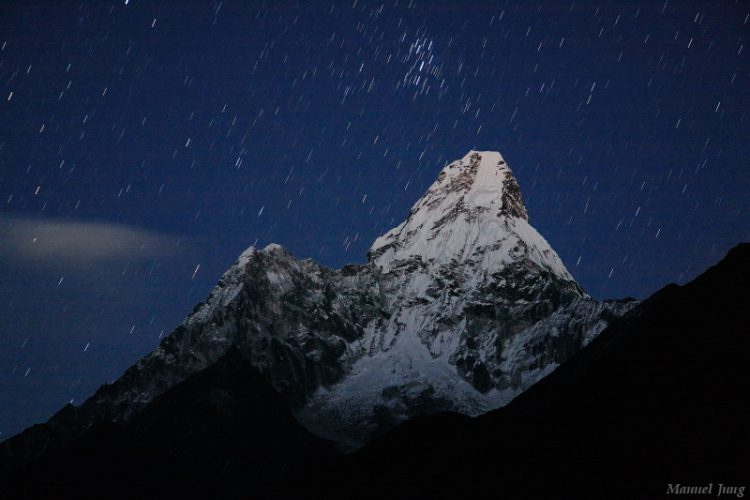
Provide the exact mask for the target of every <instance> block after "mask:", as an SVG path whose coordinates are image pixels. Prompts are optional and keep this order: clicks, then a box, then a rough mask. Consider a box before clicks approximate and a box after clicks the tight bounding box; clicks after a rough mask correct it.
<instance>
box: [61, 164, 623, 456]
mask: <svg viewBox="0 0 750 500" xmlns="http://www.w3.org/2000/svg"><path fill="white" fill-rule="evenodd" d="M368 257H369V262H368V263H367V264H365V265H349V266H345V267H344V268H342V269H341V270H338V271H333V270H330V269H327V268H324V267H322V266H319V265H318V264H316V263H314V262H312V261H311V260H296V259H294V257H293V256H292V255H291V254H290V253H289V252H288V251H286V250H285V249H283V248H282V247H280V246H278V245H269V246H268V247H266V248H265V249H263V250H256V249H255V248H249V249H248V250H246V251H245V252H244V253H243V254H242V255H241V256H240V258H239V259H238V261H237V262H236V263H235V264H234V265H233V266H232V267H231V268H230V269H229V270H228V271H227V272H226V273H225V274H224V276H223V277H222V278H221V280H220V281H219V283H218V285H217V286H216V287H215V288H214V290H213V291H212V292H211V295H210V296H209V297H208V299H207V300H206V302H205V303H201V304H199V305H198V306H196V308H195V309H194V311H193V313H192V314H191V315H190V316H188V318H187V319H186V320H185V321H184V322H183V323H182V324H181V325H179V326H178V327H177V328H176V329H175V330H174V331H173V332H172V334H171V335H170V336H168V337H167V338H165V339H164V341H163V342H162V343H161V345H160V346H159V347H158V348H157V349H156V350H155V351H154V352H152V353H151V354H149V355H148V356H146V357H144V358H143V359H141V360H140V361H138V363H136V364H135V365H134V366H133V367H131V368H129V369H128V370H127V371H126V372H125V374H124V375H123V376H122V377H121V378H120V379H119V380H117V381H116V382H115V383H114V384H112V385H105V386H103V387H102V388H100V389H99V390H98V391H97V393H96V394H95V395H94V396H93V397H92V398H90V399H89V400H88V401H86V402H85V403H84V404H83V405H82V406H81V407H79V408H76V409H73V408H68V409H67V410H64V411H63V412H61V414H63V413H65V415H67V416H66V419H68V421H75V422H78V424H77V425H78V426H79V427H80V428H85V427H87V426H89V425H90V424H91V423H92V422H95V421H101V420H105V421H123V420H127V419H129V418H130V417H131V416H132V415H133V414H135V413H137V412H138V411H139V410H140V409H141V408H143V407H144V406H145V405H146V404H147V403H149V402H150V401H151V400H153V398H154V397H156V396H157V395H159V394H161V393H163V392H164V391H166V390H167V389H168V388H170V387H172V386H174V385H175V384H176V383H178V382H180V381H182V380H184V379H185V378H187V377H188V376H189V375H191V374H193V373H196V372H197V371H199V370H201V369H203V368H205V367H206V366H208V365H211V364H212V363H214V362H216V360H217V359H219V358H220V357H221V356H222V355H223V354H224V353H225V352H226V351H227V350H228V349H229V348H230V347H231V346H236V347H237V348H239V350H240V351H241V352H242V353H243V355H244V356H245V357H246V358H247V359H249V360H250V361H251V362H252V364H253V365H254V366H255V368H256V369H257V370H258V371H259V372H260V373H261V374H262V375H263V376H264V377H266V379H267V380H268V381H269V382H270V383H271V384H272V385H273V386H274V387H275V388H276V390H277V391H278V392H279V393H280V394H281V395H282V397H283V398H284V400H285V401H286V402H287V403H288V404H289V405H290V407H291V408H292V409H293V410H294V411H295V412H296V415H297V417H298V418H299V419H300V421H301V422H302V423H303V424H304V425H305V426H307V427H308V428H309V429H311V430H313V431H314V432H317V433H318V434H321V435H323V436H324V437H329V438H334V439H336V440H337V441H339V442H340V443H342V444H344V445H348V446H357V445H359V444H362V443H364V442H366V441H367V440H368V439H369V438H370V437H372V435H374V434H376V433H378V432H381V431H383V430H385V429H387V428H389V427H391V426H393V425H395V424H397V423H398V422H400V421H403V420H404V419H407V418H409V417H412V416H415V415H418V414H422V413H430V412H435V411H443V410H454V411H458V412H461V413H465V414H469V415H476V414H479V413H482V412H485V411H487V410H490V409H493V408H497V407H499V406H502V405H504V404H505V403H507V402H508V401H510V400H511V399H512V398H513V397H514V396H516V395H517V394H519V393H520V392H522V391H523V390H524V389H526V388H527V387H528V386H530V385H531V384H533V383H535V382H536V381H537V380H539V379H540V378H541V377H543V376H544V375H546V374H547V373H549V372H550V371H552V370H553V369H554V368H555V367H556V366H557V365H558V364H560V363H561V362H562V361H564V360H566V359H567V358H568V357H570V356H571V355H572V354H573V353H574V352H576V351H577V350H578V349H580V348H581V347H583V346H584V345H586V344H587V343H588V342H589V341H590V340H591V339H592V338H594V337H595V336H596V335H597V334H598V333H599V332H601V331H602V330H603V329H604V328H605V327H606V326H607V324H608V323H609V322H610V321H611V320H612V319H614V318H617V317H618V316H620V315H622V314H623V313H624V312H626V311H627V310H629V309H630V308H631V307H632V306H633V305H634V304H635V303H634V302H616V301H608V302H597V301H595V300H593V299H591V298H590V297H588V296H587V295H586V294H585V293H584V291H583V290H582V289H581V287H580V286H579V285H578V284H577V283H576V282H575V280H574V279H573V278H572V276H571V275H570V274H569V273H568V271H567V270H566V269H565V266H564V265H563V263H562V262H561V260H560V258H559V257H558V256H557V254H556V253H555V252H554V250H552V248H551V247H550V246H549V244H548V243H547V242H546V241H545V240H544V238H542V237H541V235H539V233H537V232H536V230H535V229H534V228H533V227H531V226H530V225H529V223H528V214H527V212H526V208H525V207H524V204H523V201H522V199H521V193H520V189H519V188H518V184H517V182H516V180H515V178H514V177H513V174H512V172H511V171H510V169H509V168H508V166H507V164H506V163H505V161H504V160H503V159H502V157H501V156H500V154H499V153H492V152H474V151H472V152H470V153H469V154H468V155H467V156H466V157H464V158H463V159H462V160H459V161H457V162H454V163H451V164H450V165H448V166H446V167H445V168H444V169H443V171H442V172H441V173H440V175H439V176H438V178H437V180H436V182H435V183H434V184H433V185H432V187H431V188H430V189H429V190H428V191H427V193H426V194H425V195H424V196H423V197H422V198H421V199H420V200H419V201H418V202H417V203H416V204H415V205H414V207H413V208H412V210H411V212H410V214H409V216H408V218H407V220H406V221H405V222H404V223H402V224H401V225H399V226H398V227H396V228H394V229H392V230H391V231H389V232H388V233H386V234H385V235H383V236H381V237H380V238H378V239H377V240H376V241H375V243H374V245H373V246H372V248H371V250H370V252H369V254H368ZM61 414H59V415H61ZM71 414H75V416H71ZM54 418H58V417H53V420H54Z"/></svg>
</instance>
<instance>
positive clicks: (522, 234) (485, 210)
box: [369, 151, 573, 281]
mask: <svg viewBox="0 0 750 500" xmlns="http://www.w3.org/2000/svg"><path fill="white" fill-rule="evenodd" d="M519 245H521V246H522V247H523V248H519ZM524 251H527V252H528V256H529V257H530V258H531V259H532V260H533V261H534V262H535V263H537V264H539V265H540V266H542V267H545V268H547V269H550V270H551V271H553V272H554V273H555V274H557V275H559V276H560V277H561V278H563V279H566V280H570V281H572V280H573V278H572V277H571V276H570V274H569V273H568V271H567V270H566V269H565V266H564V265H563V263H562V262H561V261H560V258H559V257H558V256H557V254H556V253H555V252H554V251H553V250H552V248H550V246H549V244H548V243H547V242H546V241H545V240H544V238H542V237H541V235H539V234H538V233H537V232H536V230H535V229H534V228H532V227H531V226H530V225H529V224H528V214H527V212H526V207H524V205H523V201H522V200H521V192H520V189H519V187H518V183H517V182H516V179H515V177H513V173H512V172H511V170H510V168H509V167H508V165H507V163H506V162H505V160H503V157H502V156H501V155H500V153H497V152H477V151H470V152H469V153H468V154H467V155H466V156H465V157H464V158H463V159H461V160H458V161H456V162H453V163H451V164H449V165H447V166H446V167H445V168H444V169H443V170H442V171H441V172H440V175H439V176H438V178H437V180H436V181H435V183H434V184H433V185H432V186H431V187H430V189H429V190H428V191H427V193H425V195H424V196H422V198H421V199H420V200H419V201H418V202H417V203H416V204H415V205H414V207H413V208H412V209H411V212H410V214H409V217H408V219H407V220H406V221H404V223H402V224H401V225H399V226H398V227H396V228H394V229H392V230H390V231H389V232H388V233H386V234H385V235H383V236H381V237H380V238H378V239H377V240H376V241H375V243H374V244H373V246H372V248H371V249H370V253H369V255H370V260H371V261H372V262H374V263H375V264H376V265H377V266H379V267H380V268H381V269H382V270H383V271H385V272H388V271H389V270H391V269H392V268H393V267H395V266H398V265H399V263H403V262H404V261H408V260H410V259H414V258H418V259H421V260H423V261H432V262H433V263H435V264H447V263H448V262H450V261H451V260H457V261H465V260H467V259H470V258H473V257H475V256H476V255H478V254H480V253H481V254H483V259H482V264H483V265H482V267H483V269H485V270H487V271H493V270H495V269H499V268H501V267H503V266H504V265H505V264H507V263H509V262H511V261H513V260H515V259H516V258H517V254H518V253H519V252H524Z"/></svg>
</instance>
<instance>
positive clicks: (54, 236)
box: [0, 216, 180, 264]
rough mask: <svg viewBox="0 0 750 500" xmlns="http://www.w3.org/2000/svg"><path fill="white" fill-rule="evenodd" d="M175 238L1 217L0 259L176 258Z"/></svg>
mask: <svg viewBox="0 0 750 500" xmlns="http://www.w3.org/2000/svg"><path fill="white" fill-rule="evenodd" d="M179 250H180V239H179V238H177V237H176V236H174V235H170V234H165V233H159V232H154V231H148V230H145V229H141V228H136V227H130V226H125V225H121V224H111V223H103V222H85V221H57V220H41V219H24V218H17V217H6V216H0V257H2V258H3V259H6V260H11V261H33V262H36V263H45V262H50V263H51V262H67V263H80V264H95V263H98V262H107V261H122V260H147V259H159V258H164V257H168V256H172V255H175V254H177V253H178V252H179Z"/></svg>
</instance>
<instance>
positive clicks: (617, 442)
mask: <svg viewBox="0 0 750 500" xmlns="http://www.w3.org/2000/svg"><path fill="white" fill-rule="evenodd" d="M749 305H750V245H748V244H744V245H740V246H739V247H736V248H735V249H733V250H732V251H731V252H730V253H729V254H728V255H727V257H726V258H724V259H723V260H722V261H721V262H720V263H719V264H718V265H716V266H714V267H713V268H711V269H709V270H708V271H706V272H705V273H704V274H703V275H702V276H700V277H699V278H697V279H696V280H695V281H693V282H691V283H690V284H688V285H686V286H683V287H678V286H675V285H671V286H668V287H666V288H665V289H663V290H661V291H660V292H658V293H657V294H655V295H654V296H653V297H651V298H650V299H648V300H646V301H644V302H643V303H642V304H641V305H640V306H638V307H637V308H636V309H634V310H633V311H632V312H631V313H630V314H628V315H627V316H626V317H625V318H623V319H622V320H620V321H619V322H617V323H616V324H615V325H614V326H612V327H610V328H608V329H607V330H606V331H605V332H604V333H602V334H601V335H600V336H599V337H598V338H597V339H596V340H594V341H593V342H592V343H591V344H590V345H589V346H588V347H587V348H585V349H583V350H582V351H580V352H579V353H578V354H576V355H574V356H573V358H571V359H570V360H569V361H568V362H567V363H565V364H564V365H562V366H561V367H560V368H559V369H557V370H556V371H555V372H554V373H552V374H551V375H550V376H548V377H547V378H545V379H543V380H542V381H541V382H539V383H538V384H536V385H535V386H533V387H532V388H531V389H529V390H528V391H527V392H525V393H524V394H522V395H521V396H519V397H518V398H517V399H516V400H514V401H513V402H512V403H511V404H510V405H508V406H507V407H505V408H503V409H501V410H497V411H494V412H491V413H488V414H486V415H484V416H482V417H479V418H476V419H470V418H467V417H463V416H460V415H455V414H440V415H434V416H430V417H422V418H418V419H415V420H413V421H411V422H408V423H406V424H404V425H401V426H399V427H397V428H396V429H394V430H393V431H391V432H390V433H388V434H386V435H385V436H384V437H383V438H381V439H379V440H378V441H376V442H374V443H372V444H370V445H369V446H367V447H365V448H363V449H362V450H360V451H359V452H357V453H355V454H354V455H336V454H335V451H334V449H333V448H332V446H331V445H330V444H329V443H327V442H325V441H322V440H320V439H318V438H315V437H314V436H312V435H311V434H309V433H308V432H307V431H305V430H304V428H302V427H301V426H300V425H299V424H297V422H296V421H295V420H294V419H293V417H292V415H291V414H290V412H289V411H288V410H287V409H286V407H285V406H284V404H283V403H282V402H281V400H280V398H279V397H278V395H277V394H276V393H275V392H274V391H273V389H272V388H271V387H270V386H269V385H268V384H267V383H265V382H264V380H263V379H262V377H260V376H259V374H257V372H256V371H255V370H254V369H253V368H252V367H251V366H249V364H248V363H247V362H246V361H245V360H244V358H243V357H242V356H241V355H240V354H239V353H237V352H236V351H230V352H229V354H227V355H226V356H225V357H223V358H222V359H221V360H220V361H219V362H218V363H216V364H215V365H213V366H211V367H209V368H207V369H206V370H204V371H202V372H200V373H198V374H196V375H194V376H192V377H190V378H188V379H187V380H186V381H184V382H183V383H181V384H179V385H177V386H176V387H174V388H173V389H171V390H169V391H168V392H166V393H165V394H163V395H162V396H160V397H159V398H157V399H156V400H155V401H154V402H153V403H151V404H150V405H149V406H148V407H147V408H146V410H145V411H144V412H143V413H141V414H140V415H138V416H137V417H136V418H134V419H132V420H131V421H129V422H128V424H127V425H124V426H115V425H107V426H101V425H100V426H95V427H94V428H92V429H90V430H89V431H88V432H87V433H86V434H85V435H84V436H83V437H81V438H78V439H75V440H72V442H71V443H69V444H67V445H65V446H63V447H61V448H57V449H51V450H47V452H46V453H44V454H43V455H42V456H41V458H37V459H35V460H33V461H32V462H31V464H29V465H23V466H21V465H20V464H22V460H20V459H18V460H14V457H24V449H23V448H24V442H23V440H15V441H14V440H13V439H11V440H10V441H8V442H6V443H4V444H3V446H2V449H1V450H0V452H1V455H2V457H0V458H2V460H3V462H2V463H3V471H2V475H3V477H2V478H1V479H2V482H0V485H2V486H0V490H1V491H0V492H1V493H3V494H2V495H0V496H1V497H3V498H16V497H18V498H23V497H30V498H36V497H39V496H42V495H43V496H45V497H50V498H52V497H54V498H82V497H96V498H183V497H203V498H206V497H211V498H221V497H240V498H269V497H277V498H439V497H455V498H481V497H485V498H582V497H588V498H660V497H665V496H666V492H667V489H668V488H669V485H670V484H672V485H676V484H680V485H681V486H703V485H708V484H709V483H713V487H712V488H713V489H712V492H713V496H716V494H717V492H718V487H719V484H720V483H722V484H723V485H725V486H733V487H734V486H736V487H742V486H748V485H750V484H749V483H750V473H749V472H748V471H750V459H749V458H748V456H749V455H748V454H749V452H750V425H749V424H748V422H750V419H749V417H750V396H749V395H750V365H749V364H748V361H749V360H750V321H748V316H749V314H750V313H749V310H750V308H749V307H748V306H749ZM43 431H44V429H43V428H41V429H40V431H39V432H43ZM58 431H59V430H58ZM63 431H64V429H63ZM747 494H748V495H750V492H747ZM679 497H680V498H685V497H686V495H680V496H679ZM703 498H705V496H704V497H703ZM724 498H729V495H726V496H724Z"/></svg>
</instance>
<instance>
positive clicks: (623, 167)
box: [0, 0, 750, 439]
mask: <svg viewBox="0 0 750 500" xmlns="http://www.w3.org/2000/svg"><path fill="white" fill-rule="evenodd" d="M749 35H750V5H749V4H748V3H747V2H740V1H731V2H723V1H717V0H710V1H706V2H695V1H685V0H679V1H678V0H669V1H667V2H664V1H663V0H660V1H658V2H632V1H628V2H624V1H623V2H594V3H592V2H578V1H577V2H553V1H550V2H541V3H539V2H527V1H518V2H488V1H481V2H480V1H477V2H458V1H456V2H430V1H424V0H423V1H416V0H398V1H396V0H389V1H387V2H385V3H381V2H365V1H362V0H351V1H347V2H337V1H333V2H330V1H329V2H287V1H278V2H277V1H270V2H252V1H228V0H225V1H223V2H215V1H200V2H199V1H187V0H180V1H169V2H165V1H163V2H159V1H145V0H121V1H118V2H106V1H102V0H96V1H84V2H72V1H71V2H69V1H63V2H35V1H31V0H29V1H10V2H2V5H0V47H1V50H0V432H1V433H2V434H0V439H3V438H6V437H9V436H10V435H12V434H14V433H16V432H18V431H20V430H21V429H22V428H24V427H26V426H28V425H30V424H32V423H35V422H39V421H42V420H45V419H46V418H48V417H49V416H50V415H51V414H52V413H53V412H54V411H56V410H57V409H59V408H60V407H61V406H62V405H63V404H65V403H66V402H68V401H70V400H73V401H74V402H75V403H80V402H82V401H83V399H85V398H86V397H87V396H88V395H90V394H91V393H92V392H93V391H94V390H95V388H96V387H97V386H99V385H100V384H101V383H103V382H106V381H111V380H113V379H115V378H116V377H118V376H119V375H120V374H121V373H122V371H123V370H124V369H125V368H127V367H128V366H129V365H130V364H132V363H133V362H134V361H135V360H136V359H137V358H138V357H140V356H142V355H144V354H146V353H147V352H148V351H150V350H151V349H153V348H154V347H155V346H156V345H157V344H158V342H159V338H160V337H161V336H162V335H166V334H168V333H169V332H170V331H171V329H172V328H173V327H175V326H176V325H177V324H178V323H179V321H181V320H182V319H183V318H184V316H185V315H186V314H187V313H189V312H190V311H191V310H192V307H193V306H194V305H195V304H196V303H197V302H199V301H201V300H203V299H204V298H205V296H206V295H207V294H208V292H209V290H210V289H211V287H212V286H213V284H214V283H215V282H216V281H217V280H218V278H219V277H220V276H221V274H222V273H223V272H224V271H225V270H226V269H227V268H228V267H229V266H230V265H231V264H232V263H233V262H234V260H235V259H236V258H237V256H238V255H239V254H240V253H241V252H242V251H243V250H244V249H245V248H246V247H248V246H249V245H252V244H255V245H258V246H265V245H266V244H268V243H270V242H277V243H280V244H282V245H283V246H285V247H287V248H288V249H290V250H291V251H292V252H293V253H294V254H295V255H296V256H297V257H300V258H308V257H309V258H313V259H315V260H316V261H318V262H320V263H322V264H324V265H327V266H331V267H334V268H338V267H340V266H341V265H343V264H345V263H347V262H364V261H365V260H366V252H367V249H368V248H369V246H370V244H371V243H372V241H373V240H374V239H375V238H376V237H377V236H378V235H380V234H382V233H383V232H385V231H386V230H388V229H389V228H391V227H392V226H394V225H397V224H398V223H399V222H401V221H402V220H403V219H404V218H405V216H406V215H407V213H408V210H409V208H410V206H411V205H412V204H413V203H414V202H415V201H416V200H417V199H418V198H419V196H420V195H421V194H422V193H423V192H424V191H425V190H426V189H427V187H429V185H430V184H431V183H432V181H433V180H434V178H435V176H436V175H437V173H438V172H439V171H440V169H441V168H442V167H443V166H444V165H445V163H447V162H449V161H452V160H454V159H458V158H461V157H462V156H464V154H466V153H467V152H468V151H469V150H470V149H478V150H498V151H500V152H502V154H503V155H504V157H505V159H506V160H507V161H508V163H509V164H510V166H511V168H512V169H513V170H514V172H515V174H516V177H517V178H518V181H519V184H520V186H521V190H522V193H523V196H524V199H525V201H526V205H527V208H528V210H529V214H530V218H531V223H532V224H533V225H534V226H535V227H536V228H537V229H538V230H539V232H540V233H541V234H542V235H543V236H545V237H546V238H547V240H548V241H549V242H550V244H551V245H552V247H553V248H555V249H556V250H557V252H558V253H559V254H560V256H561V258H562V259H563V261H564V262H565V264H566V265H567V267H568V269H569V270H570V271H571V273H572V274H573V275H574V276H575V278H576V279H577V280H578V281H579V283H580V284H581V285H582V286H583V287H584V288H585V289H586V290H587V291H588V292H589V293H590V294H591V295H592V296H594V297H596V298H618V297H624V296H635V297H639V298H643V297H646V296H648V295H649V294H651V293H653V292H654V291H656V290H657V289H659V288H661V287H663V286H664V285H666V284H668V283H670V282H677V283H685V282H686V281H689V280H690V279H692V278H694V277H695V276H696V275H697V274H699V273H700V272H702V271H703V270H704V269H705V268H706V267H708V266H709V265H711V264H713V263H715V262H716V261H717V260H718V259H719V258H721V257H722V256H723V254H724V253H725V252H726V251H727V250H728V249H729V248H730V247H732V246H733V245H735V244H737V243H739V242H740V241H744V240H748V239H750V168H748V167H750V165H749V162H750V90H748V89H750V62H749V59H748V58H749V57H750V36H749Z"/></svg>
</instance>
